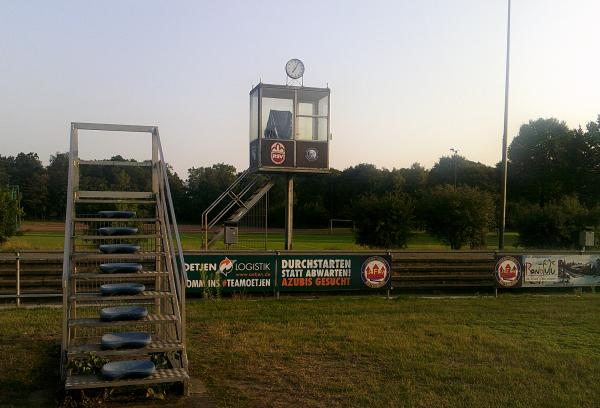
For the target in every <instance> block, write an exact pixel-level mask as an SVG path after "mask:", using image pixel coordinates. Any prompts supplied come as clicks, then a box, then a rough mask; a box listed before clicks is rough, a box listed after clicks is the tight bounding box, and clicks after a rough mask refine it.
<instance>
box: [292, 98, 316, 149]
mask: <svg viewBox="0 0 600 408" xmlns="http://www.w3.org/2000/svg"><path fill="white" fill-rule="evenodd" d="M313 108H314V105H313V104H312V103H307V102H300V103H298V114H299V115H313ZM297 123H298V129H297V130H296V140H313V134H314V131H313V129H314V120H313V118H305V117H299V118H298V122H297Z"/></svg>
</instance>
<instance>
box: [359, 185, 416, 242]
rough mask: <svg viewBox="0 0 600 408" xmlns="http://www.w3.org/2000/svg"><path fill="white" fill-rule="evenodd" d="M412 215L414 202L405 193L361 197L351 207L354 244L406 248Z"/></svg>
mask: <svg viewBox="0 0 600 408" xmlns="http://www.w3.org/2000/svg"><path fill="white" fill-rule="evenodd" d="M413 213H414V206H413V202H412V200H411V199H410V198H409V197H408V196H407V195H406V194H403V193H395V194H392V193H387V194H383V195H379V194H367V195H363V196H362V197H361V198H360V199H359V200H357V201H356V203H355V206H354V216H353V219H354V221H355V228H356V232H355V239H356V243H357V244H361V245H367V246H369V247H376V248H403V247H405V246H406V243H407V241H408V238H409V237H410V231H411V227H412V221H413Z"/></svg>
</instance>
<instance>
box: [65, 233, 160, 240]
mask: <svg viewBox="0 0 600 408" xmlns="http://www.w3.org/2000/svg"><path fill="white" fill-rule="evenodd" d="M160 237H161V235H160V234H143V235H142V234H140V235H75V236H73V238H74V239H89V240H107V239H148V238H160Z"/></svg>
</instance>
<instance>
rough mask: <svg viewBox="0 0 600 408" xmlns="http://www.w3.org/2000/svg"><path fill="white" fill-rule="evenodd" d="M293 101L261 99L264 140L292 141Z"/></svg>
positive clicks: (291, 99) (290, 99)
mask: <svg viewBox="0 0 600 408" xmlns="http://www.w3.org/2000/svg"><path fill="white" fill-rule="evenodd" d="M293 118H294V99H293V96H292V97H291V98H289V99H287V98H286V99H283V98H268V97H263V98H262V129H261V134H262V135H263V137H264V138H266V139H292V136H293V133H292V132H293V127H294V125H293V122H294V120H293Z"/></svg>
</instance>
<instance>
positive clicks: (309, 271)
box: [184, 254, 392, 294]
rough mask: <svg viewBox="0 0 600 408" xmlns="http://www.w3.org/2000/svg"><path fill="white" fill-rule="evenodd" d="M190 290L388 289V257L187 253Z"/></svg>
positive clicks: (390, 262)
mask: <svg viewBox="0 0 600 408" xmlns="http://www.w3.org/2000/svg"><path fill="white" fill-rule="evenodd" d="M184 261H185V272H186V275H187V280H186V288H187V290H186V291H187V293H190V294H193V293H203V292H204V291H205V290H207V289H209V290H215V291H220V292H222V293H235V292H254V293H256V292H263V293H267V292H271V293H272V292H274V291H276V290H277V291H281V292H313V291H339V290H373V289H375V290H377V289H389V288H391V283H392V279H391V278H392V268H391V264H392V260H391V257H390V256H384V255H368V254H367V255H360V254H333V255H310V254H308V255H307V254H300V255H289V254H285V255H275V254H273V255H270V254H267V255H253V254H243V255H236V254H223V255H215V254H207V255H184Z"/></svg>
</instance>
